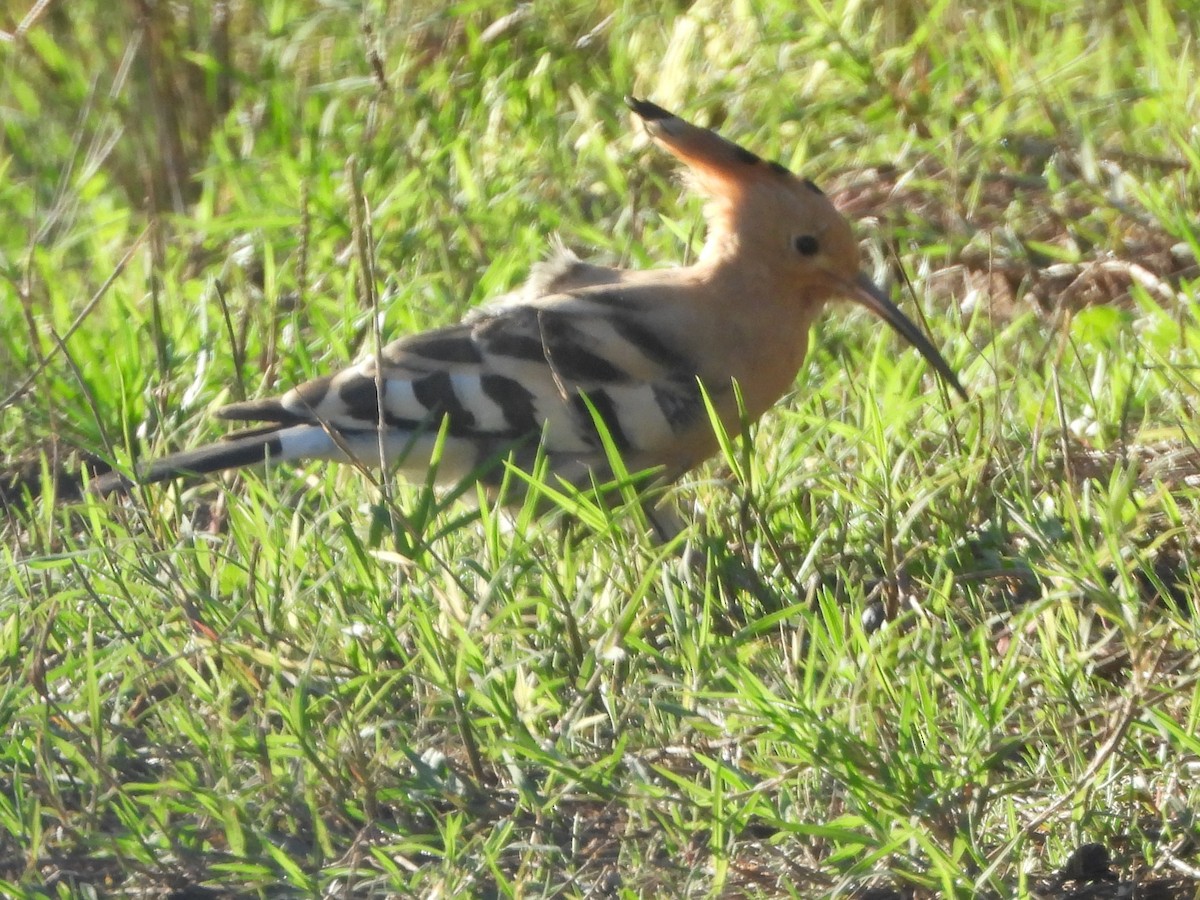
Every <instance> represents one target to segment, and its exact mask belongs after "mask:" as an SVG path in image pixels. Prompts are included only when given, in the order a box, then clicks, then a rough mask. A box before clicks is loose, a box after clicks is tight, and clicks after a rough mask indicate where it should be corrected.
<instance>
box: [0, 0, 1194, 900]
mask: <svg viewBox="0 0 1200 900" xmlns="http://www.w3.org/2000/svg"><path fill="white" fill-rule="evenodd" d="M1198 21H1200V7H1198V6H1197V4H1196V3H1195V2H1183V0H1181V2H1176V3H1171V2H1166V0H1137V2H1134V0H1104V2H1097V3H1092V4H1083V5H1080V4H1076V3H1066V2H1060V0H1002V2H996V3H984V2H970V0H941V2H935V3H930V4H923V3H919V2H899V3H889V4H877V3H862V2H858V0H829V2H815V0H814V2H807V3H805V2H799V3H797V2H783V0H778V2H776V0H759V2H754V0H720V2H707V0H698V2H696V3H694V4H685V3H670V4H650V3H640V2H635V0H624V2H621V0H597V2H593V3H585V4H580V3H569V2H565V0H534V2H529V3H522V4H518V5H512V4H503V3H496V2H484V0H476V2H461V3H449V4H445V3H441V2H432V0H407V2H394V3H388V2H345V0H324V2H313V0H264V2H261V3H252V2H242V0H224V2H222V0H217V2H211V3H190V4H189V3H166V2H158V0H122V2H112V3H103V2H99V0H76V2H72V3H66V2H53V0H50V2H40V3H37V4H31V3H29V2H20V0H3V2H0V29H3V34H0V212H2V215H0V446H2V447H3V458H4V474H3V480H2V482H0V484H2V486H3V494H2V497H0V499H2V501H3V505H2V506H0V671H2V672H3V677H2V678H0V734H2V735H3V738H2V740H0V893H3V894H4V895H5V896H13V897H30V898H32V897H45V896H57V897H75V896H171V897H175V898H199V897H219V896H220V897H225V896H237V897H289V896H295V897H304V896H317V895H325V896H331V897H332V896H336V897H385V896H425V897H435V896H442V897H449V896H483V897H486V896H621V897H634V896H646V897H652V896H661V895H663V894H668V893H669V894H672V895H676V896H688V897H691V896H762V897H775V896H799V897H814V896H826V895H833V894H840V895H847V894H855V895H857V896H861V897H866V896H871V897H875V898H885V897H900V896H903V897H930V896H935V895H940V896H962V897H980V896H995V897H1008V896H1016V895H1020V896H1073V897H1101V896H1116V895H1117V894H1116V893H1115V892H1116V891H1118V890H1132V888H1131V887H1130V885H1131V884H1132V883H1136V884H1137V885H1138V887H1137V890H1138V891H1140V892H1141V893H1139V894H1138V896H1161V897H1194V896H1197V893H1196V892H1197V887H1196V885H1197V884H1198V883H1200V882H1197V881H1196V875H1197V874H1198V872H1200V861H1198V860H1197V847H1198V846H1200V844H1198V843H1197V840H1198V838H1200V832H1198V824H1197V819H1196V813H1197V803H1198V801H1200V795H1198V790H1200V789H1198V788H1197V785H1198V784H1200V779H1198V778H1197V776H1198V775H1200V737H1198V731H1200V728H1198V725H1200V722H1198V719H1200V693H1198V690H1200V689H1198V684H1197V671H1198V670H1197V661H1196V649H1197V641H1198V638H1200V626H1198V625H1197V619H1196V603H1197V601H1196V595H1197V586H1198V585H1200V577H1198V576H1197V563H1198V561H1200V547H1198V541H1197V534H1198V533H1200V451H1198V449H1197V439H1198V437H1200V434H1198V426H1197V419H1196V406H1197V404H1198V403H1200V388H1198V386H1197V377H1196V367H1197V364H1198V362H1197V354H1196V346H1197V342H1198V341H1200V327H1198V323H1197V317H1196V301H1197V296H1198V295H1197V291H1198V287H1197V285H1200V270H1198V269H1197V258H1198V257H1200V224H1198V222H1200V216H1198V215H1197V211H1198V210H1200V152H1198V148H1200V125H1198V123H1200V72H1198V68H1200V52H1198V49H1197V33H1196V32H1197V22H1198ZM625 93H636V94H638V95H642V96H647V97H649V98H651V99H653V100H654V101H655V102H658V103H660V104H662V105H664V106H666V107H668V108H674V109H677V110H679V111H680V112H681V113H683V114H685V115H687V116H688V117H690V118H693V119H695V120H697V121H700V122H702V123H705V124H710V125H712V126H714V127H717V128H719V129H720V130H721V131H722V133H724V134H726V135H727V136H729V137H731V138H733V139H735V140H737V141H739V142H741V143H743V144H745V145H746V146H748V147H750V148H752V149H754V150H756V151H758V152H760V153H762V154H763V155H766V156H770V157H774V158H778V159H780V160H781V161H782V162H784V163H785V164H786V165H788V166H790V167H792V168H793V169H796V170H799V171H803V172H804V173H805V174H807V175H809V176H811V177H813V178H814V179H816V180H817V181H818V182H819V183H820V184H821V185H822V186H823V187H824V188H825V189H826V191H827V192H828V193H830V194H831V196H833V197H834V199H835V200H836V202H838V204H839V205H840V206H841V207H842V208H843V209H844V210H845V211H846V212H847V214H848V215H850V216H851V217H852V218H854V219H856V220H857V225H856V227H857V230H858V233H859V234H860V235H861V237H862V240H863V246H864V253H865V259H866V260H867V266H868V268H869V269H870V270H871V271H872V272H873V274H874V275H875V276H876V277H877V279H878V280H880V281H884V282H887V283H890V284H892V285H893V286H894V288H895V293H896V296H897V297H900V298H902V301H903V305H904V306H905V308H906V309H907V310H908V311H909V312H910V313H911V314H913V315H914V316H917V317H920V318H921V319H922V321H925V322H926V324H927V327H928V328H929V330H930V332H931V334H932V336H933V339H934V342H935V344H937V345H938V346H940V347H941V348H943V350H944V352H945V353H946V355H947V356H948V358H950V360H951V361H952V363H953V364H954V365H955V366H956V367H957V368H958V369H960V371H961V372H962V373H963V380H964V382H965V383H966V385H967V386H968V388H969V390H970V391H971V394H972V400H971V402H970V403H962V402H956V401H952V400H951V399H950V398H949V397H947V396H946V395H945V394H944V392H943V391H942V390H941V389H940V388H939V386H938V385H937V384H936V382H935V381H934V379H933V378H932V376H931V375H930V373H929V372H928V369H927V367H926V366H925V365H924V364H923V362H922V360H920V358H919V357H918V356H917V354H915V353H913V352H911V351H909V350H907V349H905V348H903V347H902V346H901V345H900V344H899V343H898V342H897V340H896V339H895V338H894V337H893V336H892V335H890V334H888V333H885V332H884V330H883V329H881V328H879V327H877V326H875V327H873V326H874V322H873V321H871V320H869V319H866V318H864V316H863V315H861V314H859V313H857V312H853V311H849V310H846V309H835V310H834V311H833V312H832V313H831V314H830V315H829V316H827V318H826V319H825V320H824V321H823V322H822V323H821V325H820V326H819V327H818V328H817V333H816V334H815V335H814V342H813V350H812V351H811V352H810V355H809V358H808V360H807V362H806V364H805V368H804V370H803V371H802V372H801V373H800V376H799V379H798V381H797V387H796V391H795V395H794V396H793V397H791V398H789V399H788V400H787V401H786V402H784V403H783V404H781V406H780V408H779V409H778V410H776V411H775V412H774V413H772V414H771V415H770V416H768V417H767V419H766V420H764V422H763V423H762V425H761V426H760V427H757V428H756V429H754V431H755V433H754V434H753V435H750V437H751V438H752V441H749V442H742V443H740V444H738V445H737V446H736V447H735V448H732V449H731V451H730V452H729V453H728V454H727V455H726V458H725V459H724V460H718V461H715V462H714V463H713V464H711V465H710V466H708V467H706V468H705V469H703V470H701V471H700V472H698V473H696V474H695V475H694V477H692V478H690V479H689V480H688V482H687V483H686V484H684V485H682V486H680V488H679V491H678V499H679V502H680V503H681V504H682V505H683V506H684V507H685V508H686V509H688V510H689V519H690V520H692V521H693V523H694V524H693V525H692V526H691V528H690V529H689V532H688V533H687V537H688V539H689V540H690V542H691V543H692V545H693V547H694V548H695V551H696V554H697V558H698V559H699V560H700V562H701V564H700V565H699V567H698V568H697V569H696V570H695V571H694V572H692V573H690V574H689V573H688V572H687V571H686V570H685V569H684V567H683V566H681V564H680V563H679V561H678V560H677V559H676V558H675V556H674V551H675V549H677V548H672V547H666V548H663V547H656V546H654V545H653V544H652V543H651V542H650V541H649V540H648V539H647V537H646V535H645V533H644V530H643V529H641V528H640V527H639V526H638V516H637V514H636V510H632V509H631V510H624V511H622V510H616V511H607V510H600V509H596V508H594V507H592V506H590V505H589V504H588V503H587V500H586V498H583V497H576V496H567V497H564V498H563V500H562V503H563V505H564V506H566V507H567V508H568V509H569V510H570V511H571V512H572V513H573V514H574V515H573V517H572V521H573V523H574V524H567V523H566V522H565V521H559V522H555V521H553V520H546V519H539V518H537V517H535V516H533V515H532V514H531V513H529V512H525V513H522V514H521V515H520V516H518V520H517V521H516V522H515V523H514V524H512V525H506V524H505V523H504V522H503V519H502V517H500V516H498V515H496V514H495V513H494V512H493V511H492V510H490V509H488V508H486V506H485V508H484V509H483V510H482V511H479V512H476V511H474V510H473V508H472V507H471V506H470V505H469V504H463V503H461V502H458V501H456V500H454V499H453V498H446V497H444V496H442V495H439V494H437V493H434V492H433V491H432V490H430V489H429V487H428V486H425V485H406V484H402V483H395V482H393V481H391V480H389V479H386V478H385V479H382V480H380V479H377V478H375V477H372V476H371V475H370V474H369V473H364V472H359V471H356V470H355V469H353V468H351V467H337V466H316V465H315V466H311V467H306V468H303V469H293V468H286V469H284V468H281V469H274V470H268V471H255V472H251V473H246V474H241V475H237V476H230V477H228V478H224V479H214V480H210V481H208V482H203V483H188V484H180V485H172V486H166V487H161V488H155V489H152V490H145V491H137V492H135V494H134V495H133V496H132V497H131V498H128V499H127V500H99V499H96V498H92V497H88V498H83V499H81V498H80V497H79V496H78V493H77V492H76V491H75V490H74V488H76V487H77V477H74V476H76V475H77V473H78V472H80V471H81V470H82V469H87V468H89V467H95V466H96V465H99V464H115V465H119V466H128V465H129V464H130V463H131V461H132V460H134V459H136V458H142V457H147V456H150V455H154V454H158V453H161V452H164V451H167V450H170V449H177V448H181V447H186V446H189V445H194V444H195V443H197V442H200V441H202V440H207V439H211V438H213V437H215V436H216V435H218V434H219V433H220V428H219V426H218V425H217V424H216V423H214V422H213V421H212V419H211V417H210V416H209V414H208V413H209V410H211V409H212V408H214V407H215V406H217V405H219V404H221V403H222V402H225V401H228V400H231V399H240V398H242V397H247V396H257V395H260V394H263V393H266V392H271V391H274V390H276V389H278V388H280V387H286V386H288V385H290V384H292V383H295V382H296V381H298V380H300V379H304V378H307V377H310V376H313V375H316V374H319V373H322V372H324V371H327V370H328V369H330V368H331V367H334V366H338V365H340V364H342V363H344V362H345V361H347V360H350V359H352V358H354V357H355V356H356V355H357V354H359V353H360V352H362V351H363V350H364V349H369V348H371V347H372V346H374V342H375V340H376V336H377V335H382V336H384V337H385V338H386V337H387V336H391V335H396V334H400V333H403V332H407V331H410V330H413V329H419V328H425V327H429V326H433V325H437V324H441V323H446V322H449V321H452V320H454V319H456V318H457V317H458V316H459V315H460V314H462V313H463V312H464V311H465V310H467V309H468V308H470V307H471V306H472V305H473V304H475V303H477V302H479V301H482V300H484V299H485V298H488V297H490V296H493V295H494V294H496V293H498V292H500V291H503V290H505V289H507V288H510V287H512V286H514V285H516V284H518V283H519V282H520V281H521V279H522V277H523V275H524V273H525V272H526V271H527V270H528V268H529V266H530V265H531V264H532V263H533V262H534V261H536V260H537V259H539V258H541V257H542V256H543V255H544V254H545V253H546V248H547V241H548V238H549V236H551V235H558V236H560V237H561V239H562V240H563V241H564V242H565V243H566V244H567V245H568V246H570V247H572V248H575V249H576V250H578V251H580V252H581V253H583V254H585V255H588V256H592V257H596V258H599V259H602V260H605V261H609V262H618V263H620V264H623V265H631V266H652V265H664V264H668V263H674V262H678V261H680V260H683V259H686V258H688V256H689V254H691V253H693V252H694V251H695V248H696V246H697V242H698V240H699V239H700V230H701V227H700V226H701V217H700V214H699V207H698V204H697V202H696V201H695V200H694V199H692V198H687V197H683V196H681V194H680V191H679V190H678V188H677V185H676V183H675V182H674V180H673V176H672V165H671V162H670V161H669V160H668V159H666V158H665V157H664V155H663V154H661V153H659V152H657V151H655V150H653V149H652V148H650V147H648V146H647V145H646V142H645V139H644V137H642V136H640V135H639V134H638V129H637V128H636V127H633V123H632V122H631V119H630V117H629V115H628V114H627V113H626V112H625V110H624V107H623V105H622V103H621V97H622V95H623V94H625ZM693 510H694V514H693V513H692V512H691V511H693ZM751 571H752V572H753V573H755V574H756V577H757V582H758V583H757V585H756V586H755V589H754V590H746V589H745V585H746V584H747V583H748V581H750V579H748V578H747V577H746V576H747V573H748V572H751ZM883 619H888V620H889V621H888V622H887V624H886V627H882V628H878V627H876V626H877V625H878V624H879V622H880V621H882V620H883ZM864 623H865V624H864ZM1118 878H1119V879H1120V882H1121V883H1120V885H1118V884H1117V883H1116V882H1115V881H1114V879H1118ZM1089 879H1092V880H1091V881H1089ZM1153 891H1158V893H1156V894H1155V893H1152V892H1153Z"/></svg>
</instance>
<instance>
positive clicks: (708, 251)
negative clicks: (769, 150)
mask: <svg viewBox="0 0 1200 900" xmlns="http://www.w3.org/2000/svg"><path fill="white" fill-rule="evenodd" d="M625 102H626V103H627V104H628V105H629V108H630V109H632V110H633V112H634V113H635V114H636V115H637V116H638V117H639V118H640V119H641V120H642V122H643V123H644V124H645V126H646V130H647V131H648V132H649V134H650V136H651V137H652V138H653V139H654V141H655V142H656V143H657V144H658V145H659V146H661V147H663V148H664V149H665V150H667V151H668V152H669V153H671V154H672V155H673V156H675V157H676V158H677V159H679V160H680V161H681V162H682V163H683V164H684V165H685V166H686V167H687V174H688V176H689V180H690V181H691V182H692V184H693V185H694V186H695V187H696V189H697V190H699V191H700V193H702V194H703V195H704V196H705V198H706V199H707V200H708V206H707V208H706V219H707V223H708V233H707V235H706V238H705V242H704V249H703V250H702V251H701V254H700V264H701V265H714V266H715V265H720V264H723V263H726V262H727V263H730V264H733V265H738V266H742V267H746V268H747V269H748V270H750V271H753V270H755V269H759V270H760V271H761V272H762V273H763V275H764V277H767V278H769V279H770V281H771V282H772V283H773V284H774V285H780V284H782V285H785V286H786V289H787V290H788V292H789V294H793V295H794V296H795V297H796V298H797V302H803V303H811V304H815V305H816V306H817V307H819V306H820V305H821V304H823V303H824V302H825V301H826V300H828V299H830V298H831V297H845V298H846V299H849V300H852V301H854V302H856V303H859V304H861V305H863V306H865V307H866V308H867V309H869V310H871V312H873V313H875V314H876V315H877V316H879V317H880V318H881V319H883V320H884V321H885V322H887V323H888V324H889V325H891V326H892V328H894V329H895V330H896V331H897V332H898V333H899V334H900V335H901V337H903V338H904V339H905V340H906V341H908V342H909V343H910V344H912V345H913V346H914V347H916V348H917V350H919V351H920V352H921V355H922V356H924V357H925V358H926V359H927V360H928V361H929V363H930V365H932V366H933V368H934V369H935V370H936V371H937V373H938V374H939V375H940V376H941V377H942V378H943V379H945V381H946V383H947V384H949V385H950V386H951V387H953V388H954V389H955V390H956V391H957V392H958V393H959V394H960V395H962V396H963V398H964V399H965V398H966V396H967V393H966V391H965V390H964V389H963V386H962V385H961V384H960V383H959V381H958V378H957V376H956V375H955V374H954V371H953V370H952V369H951V368H950V366H949V364H948V363H947V362H946V360H945V359H943V358H942V355H941V354H940V353H938V351H937V349H936V348H934V346H933V345H932V344H930V343H929V341H928V340H927V339H926V338H925V336H924V335H923V334H922V333H921V332H920V331H919V330H918V329H917V326H916V325H914V324H913V323H912V321H911V320H910V319H909V318H908V317H907V316H905V315H904V313H902V312H901V311H900V309H899V308H898V307H897V306H896V305H895V304H894V303H892V301H891V300H890V299H888V297H887V295H886V294H885V293H884V292H883V291H882V290H881V289H880V288H879V287H877V286H876V285H875V284H874V283H873V282H872V281H871V280H870V279H869V278H868V277H867V276H866V275H865V274H863V273H862V272H861V271H860V269H859V254H858V242H857V241H856V240H855V239H854V233H853V231H852V230H851V229H850V223H849V222H847V221H846V219H845V217H844V216H843V215H842V214H841V213H840V212H838V210H837V208H836V207H835V206H834V205H833V203H831V202H830V200H829V198H828V197H826V196H825V195H824V194H823V193H822V192H821V189H820V188H818V187H817V186H816V185H815V184H814V183H813V182H811V181H809V180H808V179H806V178H799V177H797V176H796V175H794V174H793V173H792V172H790V171H789V170H788V169H787V168H786V167H784V166H782V165H780V164H779V163H776V162H769V161H767V160H764V159H762V158H761V157H759V156H758V155H757V154H755V153H752V152H751V151H749V150H746V149H745V148H743V147H740V146H738V145H737V144H735V143H733V142H732V141H728V140H726V139H725V138H723V137H721V136H720V135H718V134H717V133H716V132H713V131H710V130H709V129H707V128H699V127H697V126H695V125H692V124H691V123H689V122H686V121H684V120H683V119H681V118H679V117H678V116H676V115H674V114H673V113H670V112H668V111H667V110H665V109H663V108H662V107H661V106H658V105H656V104H654V103H650V102H649V101H646V100H637V99H634V98H632V97H628V98H626V101H625ZM793 289H794V290H793ZM814 314H815V313H814Z"/></svg>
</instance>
